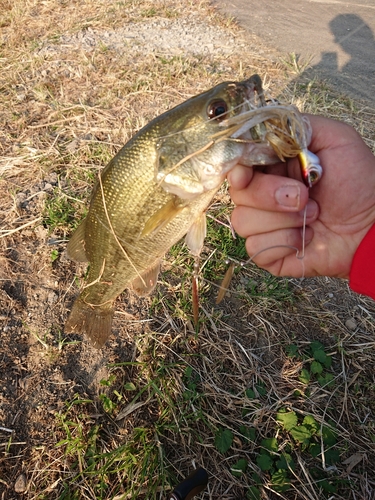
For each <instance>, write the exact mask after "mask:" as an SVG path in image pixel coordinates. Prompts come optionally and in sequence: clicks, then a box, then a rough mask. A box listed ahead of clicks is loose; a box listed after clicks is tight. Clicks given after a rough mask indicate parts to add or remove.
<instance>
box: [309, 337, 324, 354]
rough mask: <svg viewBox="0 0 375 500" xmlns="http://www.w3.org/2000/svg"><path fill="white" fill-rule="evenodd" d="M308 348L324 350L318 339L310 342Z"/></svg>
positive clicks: (313, 350) (312, 350)
mask: <svg viewBox="0 0 375 500" xmlns="http://www.w3.org/2000/svg"><path fill="white" fill-rule="evenodd" d="M310 349H311V352H315V351H324V345H323V344H322V343H321V342H319V341H318V340H315V341H314V342H311V344H310Z"/></svg>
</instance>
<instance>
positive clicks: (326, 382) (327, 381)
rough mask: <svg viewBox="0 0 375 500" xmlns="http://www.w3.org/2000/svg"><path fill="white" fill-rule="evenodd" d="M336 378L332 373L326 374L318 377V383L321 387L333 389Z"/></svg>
mask: <svg viewBox="0 0 375 500" xmlns="http://www.w3.org/2000/svg"><path fill="white" fill-rule="evenodd" d="M334 378H335V377H334V376H333V375H332V373H324V374H323V375H322V376H320V377H318V382H319V385H320V386H321V387H332V385H333V383H334Z"/></svg>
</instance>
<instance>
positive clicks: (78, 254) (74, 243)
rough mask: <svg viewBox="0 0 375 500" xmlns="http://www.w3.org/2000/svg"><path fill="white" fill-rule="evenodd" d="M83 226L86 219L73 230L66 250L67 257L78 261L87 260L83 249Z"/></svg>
mask: <svg viewBox="0 0 375 500" xmlns="http://www.w3.org/2000/svg"><path fill="white" fill-rule="evenodd" d="M85 228H86V219H85V220H83V221H82V222H81V224H80V225H79V226H78V227H77V229H76V230H75V231H74V233H73V236H72V237H71V238H70V240H69V243H68V246H67V248H66V251H67V253H68V257H69V258H70V259H72V260H76V261H78V262H88V260H89V259H88V258H87V255H86V250H85Z"/></svg>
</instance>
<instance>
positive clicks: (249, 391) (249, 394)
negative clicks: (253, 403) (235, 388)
mask: <svg viewBox="0 0 375 500" xmlns="http://www.w3.org/2000/svg"><path fill="white" fill-rule="evenodd" d="M245 394H246V396H247V397H248V398H249V399H256V395H255V392H254V391H253V389H246V391H245Z"/></svg>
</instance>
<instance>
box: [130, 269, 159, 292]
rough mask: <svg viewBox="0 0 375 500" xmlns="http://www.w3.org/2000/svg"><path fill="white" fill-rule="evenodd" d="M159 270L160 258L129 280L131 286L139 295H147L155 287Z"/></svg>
mask: <svg viewBox="0 0 375 500" xmlns="http://www.w3.org/2000/svg"><path fill="white" fill-rule="evenodd" d="M159 272H160V260H158V261H157V262H156V263H155V264H154V265H153V266H152V267H150V268H148V269H147V270H146V271H145V272H143V273H142V274H141V276H138V277H137V278H135V279H134V280H133V281H132V282H131V288H132V289H133V290H134V291H135V293H136V294H137V295H139V296H141V297H142V296H144V295H148V294H149V293H151V292H152V291H153V290H154V288H155V287H156V283H157V281H158V276H159Z"/></svg>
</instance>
